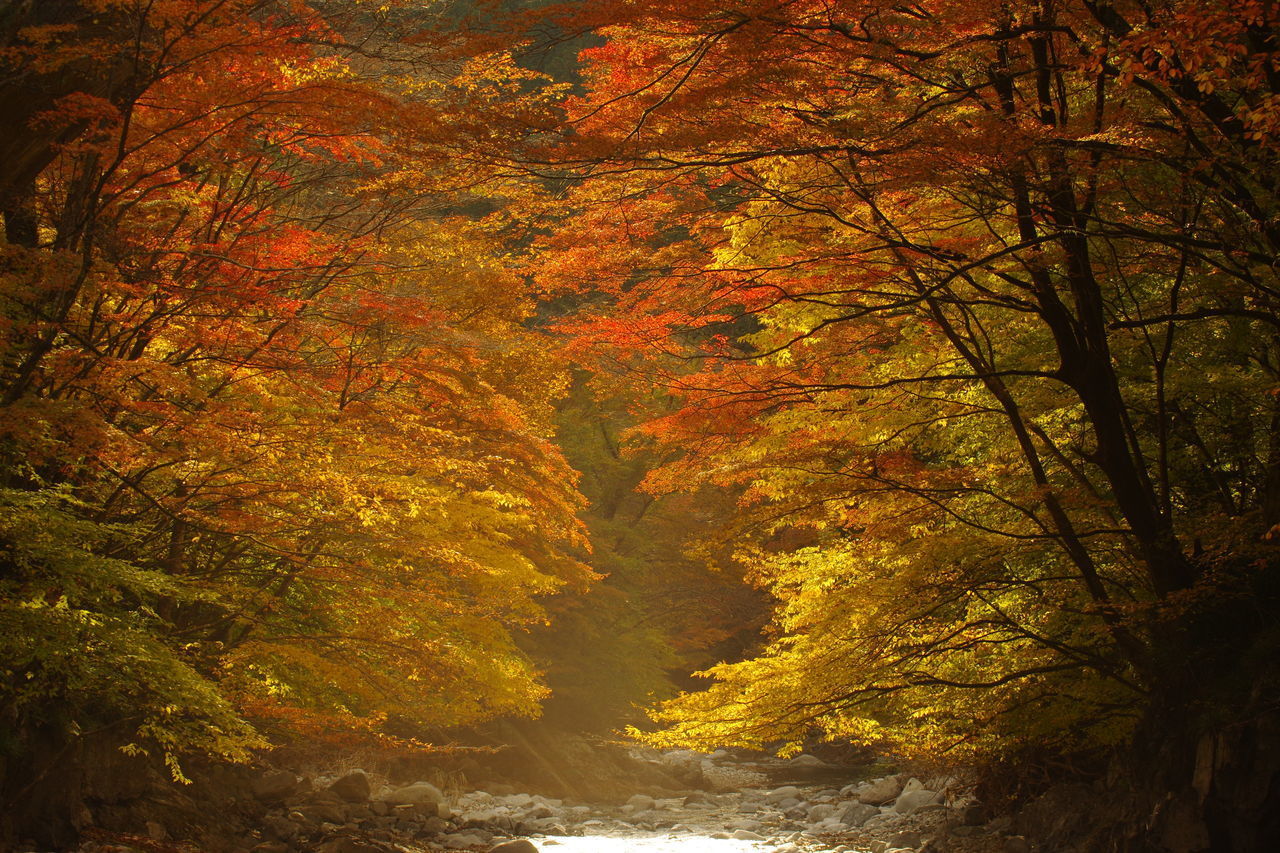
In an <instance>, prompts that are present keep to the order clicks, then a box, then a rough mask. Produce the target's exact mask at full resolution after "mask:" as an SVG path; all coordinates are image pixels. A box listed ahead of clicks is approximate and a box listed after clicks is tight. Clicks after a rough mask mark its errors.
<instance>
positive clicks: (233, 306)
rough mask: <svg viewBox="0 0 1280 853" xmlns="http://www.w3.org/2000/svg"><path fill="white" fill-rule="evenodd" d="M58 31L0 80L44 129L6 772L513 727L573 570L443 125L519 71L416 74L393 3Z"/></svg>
mask: <svg viewBox="0 0 1280 853" xmlns="http://www.w3.org/2000/svg"><path fill="white" fill-rule="evenodd" d="M58 8H59V9H61V10H62V11H63V12H66V14H65V15H64V16H62V17H61V18H60V19H59V20H56V21H52V22H49V21H45V20H43V19H41V18H40V17H39V16H38V15H37V16H36V17H35V18H34V19H29V20H22V19H21V18H20V16H19V18H18V19H16V20H14V21H9V20H6V21H5V23H6V25H10V24H11V25H12V26H10V27H9V29H8V30H6V37H7V38H8V42H7V43H6V49H5V53H4V54H3V56H2V57H0V61H3V62H4V63H5V65H6V74H7V75H8V77H7V79H8V80H9V81H10V82H7V83H6V84H4V85H5V87H6V88H5V89H4V92H3V93H2V95H3V97H2V98H0V100H3V102H4V103H6V104H9V103H17V102H18V101H19V96H20V94H21V91H22V90H23V88H24V86H28V87H30V88H31V90H32V92H33V93H34V94H32V95H31V101H32V103H35V104H37V105H38V106H39V107H40V108H39V109H38V110H35V111H33V112H32V113H31V115H29V116H25V117H24V118H23V121H22V122H20V123H19V124H17V125H10V126H7V127H6V133H7V134H9V137H10V138H11V140H12V145H13V146H14V147H15V149H22V150H26V151H29V152H34V153H32V155H31V157H30V163H31V164H33V165H32V166H31V167H30V168H29V170H28V171H29V172H30V174H29V175H28V176H27V177H26V178H24V179H23V180H21V181H17V182H16V183H15V184H14V185H13V186H9V187H7V189H6V195H5V207H4V213H5V217H6V220H5V221H6V226H7V235H8V238H9V239H8V243H7V245H5V246H4V252H3V257H2V259H0V264H2V265H3V266H2V269H0V281H2V282H3V284H2V285H0V312H2V316H3V318H4V324H3V327H2V328H0V332H2V333H3V339H2V341H0V343H2V346H3V352H2V355H0V359H2V360H0V395H2V400H3V418H2V420H0V423H2V424H3V427H2V437H0V457H2V461H3V477H4V482H3V502H4V505H5V513H4V516H3V519H4V520H3V533H2V535H3V541H4V550H3V552H2V553H3V557H2V559H0V585H2V587H0V589H2V591H3V594H2V596H0V627H2V628H3V630H0V637H2V638H3V639H0V648H2V649H3V654H2V658H3V661H4V664H3V666H4V690H3V694H2V698H0V714H2V715H3V719H4V720H5V725H6V726H7V727H8V728H9V729H10V730H11V731H13V732H14V733H15V737H14V743H15V747H14V748H15V749H16V750H18V751H19V752H23V751H24V750H26V751H27V752H30V754H29V755H28V756H27V757H28V759H29V762H28V763H34V764H39V762H41V761H43V760H45V759H46V758H48V756H46V755H41V754H37V753H35V752H31V751H32V750H35V749H36V748H37V747H36V745H37V744H40V743H49V742H54V743H62V742H64V741H65V740H67V739H74V737H75V736H76V735H77V734H78V733H80V732H89V731H91V730H94V729H99V728H108V729H110V730H111V731H112V735H111V736H112V737H113V738H115V739H117V740H119V741H120V742H122V743H125V744H129V745H130V746H131V748H133V749H137V750H143V751H154V752H156V753H157V754H159V755H163V756H164V757H165V759H166V760H167V761H169V763H170V764H171V765H172V767H173V769H174V772H175V774H179V773H180V771H179V769H178V765H177V763H176V759H177V757H178V756H180V755H181V754H182V753H184V752H204V753H212V754H217V755H223V756H229V757H243V756H244V755H245V751H246V750H247V749H249V748H252V747H254V746H255V745H259V744H261V743H263V740H262V737H261V736H260V733H259V732H258V731H255V729H254V727H253V725H257V726H258V728H259V729H261V728H262V724H263V723H264V722H265V721H267V720H269V719H277V720H281V721H284V722H286V723H288V724H290V725H291V726H292V727H293V728H294V729H299V728H300V729H302V730H304V731H308V732H317V731H318V732H322V733H326V734H328V735H339V734H341V733H343V732H371V733H373V734H375V735H378V734H380V733H386V732H399V733H401V734H404V733H409V734H414V733H418V734H421V733H422V732H423V731H425V729H424V728H423V727H424V726H448V725H457V724H465V723H468V722H473V721H476V720H479V719H484V718H486V717H490V716H493V715H496V714H500V713H516V714H531V713H534V712H535V711H536V709H537V702H538V699H539V698H540V697H541V696H542V694H543V693H544V688H543V687H542V686H541V685H540V683H539V680H538V673H537V671H536V667H535V665H534V664H533V663H532V662H531V661H530V659H529V658H528V656H527V655H526V654H525V653H523V652H521V651H520V650H519V648H518V647H517V645H516V643H515V640H514V637H515V635H516V634H518V633H520V632H521V631H522V630H523V629H524V627H525V626H527V625H529V624H531V623H536V622H539V621H541V620H543V619H544V618H545V617H544V613H543V608H542V605H541V603H540V600H541V599H542V598H544V597H546V596H548V595H551V594H554V593H556V592H557V591H560V590H563V589H566V588H570V587H572V588H577V587H581V586H582V585H584V584H586V583H587V582H588V581H589V580H590V579H591V573H590V572H589V571H588V570H587V569H586V568H585V567H584V566H583V565H581V564H580V563H579V562H578V561H577V560H576V559H575V558H574V557H573V556H572V555H571V554H572V553H574V552H575V551H576V550H577V549H579V548H580V547H581V545H582V543H583V537H582V533H581V530H580V526H579V523H578V522H577V520H576V518H575V513H576V511H577V509H578V506H579V502H580V498H579V496H578V494H577V492H576V490H575V488H574V485H573V484H574V480H575V475H574V474H573V472H572V471H571V470H570V469H569V467H568V465H567V464H566V463H565V461H564V460H563V458H562V457H561V455H560V453H559V451H558V450H557V449H556V448H555V447H554V446H553V445H552V443H551V441H550V437H551V434H552V426H551V420H550V419H551V414H552V412H551V408H550V405H549V402H550V401H551V400H554V399H555V398H556V397H557V396H558V395H559V394H560V393H561V392H562V391H563V390H564V389H565V387H566V383H567V378H566V375H565V371H564V370H563V368H562V366H561V365H560V364H559V363H558V362H557V360H556V357H555V355H554V352H553V351H552V349H551V348H549V347H547V346H545V345H544V344H543V342H542V341H541V340H540V339H539V337H538V336H537V335H536V334H535V333H534V332H532V331H530V330H529V328H528V323H527V322H526V321H527V319H528V318H529V316H530V314H531V312H532V309H533V305H532V302H531V300H530V298H529V296H528V295H527V294H526V290H525V285H524V282H523V280H522V279H521V278H520V277H519V276H518V275H517V274H516V273H515V271H514V270H513V269H512V268H511V266H510V264H509V263H508V261H506V260H505V259H504V246H503V241H504V236H503V234H502V233H501V231H500V229H499V228H498V227H497V226H495V225H494V224H492V223H487V222H485V221H483V220H482V218H481V216H480V214H481V213H483V212H484V211H486V210H490V209H493V208H495V207H498V206H500V205H501V203H502V197H503V193H504V192H505V191H506V190H504V189H503V187H502V186H501V183H500V182H497V181H495V182H493V183H490V184H487V183H486V180H487V178H486V175H484V174H482V173H481V172H479V171H478V170H477V169H476V168H475V164H474V163H472V162H470V160H469V159H468V152H469V151H470V150H472V149H473V148H482V147H483V146H485V145H489V144H493V138H492V136H493V135H492V134H489V135H487V136H486V135H485V134H484V133H482V132H481V131H482V129H477V128H474V127H470V126H468V125H467V124H466V123H465V122H463V121H462V120H461V118H458V119H457V120H456V121H455V117H458V116H463V115H465V110H463V109H462V108H463V107H464V106H465V105H466V104H467V103H468V102H469V101H472V100H476V99H481V100H483V99H485V98H490V97H493V92H496V91H505V90H508V89H510V88H511V87H512V86H515V85H518V84H517V83H516V82H514V81H515V79H516V78H518V77H519V75H520V74H521V72H519V70H518V69H514V68H511V67H504V66H495V67H481V66H471V67H464V65H463V64H462V63H460V62H452V61H446V60H445V59H443V58H442V56H443V54H441V53H440V52H439V45H438V44H437V41H438V40H437V39H435V38H434V37H432V33H431V29H430V25H431V18H430V16H429V15H428V12H427V10H426V8H425V6H424V4H419V3H414V2H393V3H385V4H378V5H365V4H354V5H353V6H351V7H350V8H345V7H344V8H336V7H333V6H332V4H322V3H317V4H307V3H297V2H275V1H274V0H218V2H194V0H157V2H151V3H146V4H138V3H134V2H131V0H109V2H106V3H94V4H87V3H86V4H79V3H67V4H61V5H59V6H58ZM18 11H19V12H21V11H22V10H18ZM43 11H48V10H43ZM27 12H31V10H29V9H28V10H27ZM15 14H17V13H15ZM32 14H35V13H32ZM410 27H411V28H412V29H409V28H410ZM419 30H423V31H425V34H423V33H419V37H418V38H414V39H409V38H406V36H407V35H412V34H414V33H416V32H418V31H419ZM118 69H125V70H126V71H127V75H126V76H127V78H128V85H127V86H126V85H122V86H121V87H115V86H105V87H95V86H93V85H90V84H89V83H88V82H86V81H93V80H95V79H97V76H96V75H107V76H110V75H111V74H114V73H116V71H117V70H118ZM121 73H124V72H121ZM33 80H34V81H40V82H41V86H35V85H33V84H32V82H31V81H33ZM24 81H25V83H24ZM48 81H54V82H56V83H57V85H54V82H49V84H48V85H47V86H44V85H43V84H44V82H48ZM37 95H39V96H40V97H44V100H43V101H42V100H40V97H37ZM6 144H8V143H6ZM248 721H253V725H251V723H250V722H248ZM286 730H287V728H286ZM271 731H275V729H274V728H273V729H271ZM23 754H26V753H23ZM15 766H17V765H15ZM18 777H19V774H16V773H15V774H6V779H5V788H6V798H8V797H9V796H10V795H13V796H19V797H20V796H24V795H27V794H29V793H30V792H31V788H30V786H29V785H28V779H26V778H25V777H24V778H18ZM30 813H31V814H35V812H34V811H33V812H30Z"/></svg>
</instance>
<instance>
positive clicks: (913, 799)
mask: <svg viewBox="0 0 1280 853" xmlns="http://www.w3.org/2000/svg"><path fill="white" fill-rule="evenodd" d="M941 797H942V795H941V794H939V793H937V792H936V791H930V790H927V789H925V788H920V789H918V790H915V791H903V792H902V794H901V795H899V797H898V799H897V800H895V801H894V804H893V810H894V811H896V812H897V813H898V814H911V813H913V812H915V811H916V810H917V809H919V808H920V807H921V806H927V805H932V804H933V803H936V802H938V800H939V799H941Z"/></svg>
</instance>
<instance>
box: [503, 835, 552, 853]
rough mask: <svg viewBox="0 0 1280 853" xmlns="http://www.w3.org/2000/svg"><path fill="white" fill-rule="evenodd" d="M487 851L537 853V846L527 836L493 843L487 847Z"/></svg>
mask: <svg viewBox="0 0 1280 853" xmlns="http://www.w3.org/2000/svg"><path fill="white" fill-rule="evenodd" d="M544 843H547V842H544ZM489 853H538V847H537V845H535V844H534V843H533V842H532V841H530V840H529V839H527V838H517V839H515V840H513V841H504V842H502V843H501V844H495V845H493V846H492V847H490V848H489Z"/></svg>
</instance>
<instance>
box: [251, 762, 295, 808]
mask: <svg viewBox="0 0 1280 853" xmlns="http://www.w3.org/2000/svg"><path fill="white" fill-rule="evenodd" d="M251 788H252V790H253V796H254V797H256V798H257V799H259V800H262V801H263V802H266V803H272V802H279V801H280V800H283V799H284V798H285V797H288V796H290V795H292V794H293V793H294V792H295V791H297V790H298V777H297V776H295V775H293V774H292V773H290V772H289V771H288V770H268V771H267V772H266V773H263V774H262V775H261V776H259V777H257V778H256V779H254V780H253V782H252V783H251Z"/></svg>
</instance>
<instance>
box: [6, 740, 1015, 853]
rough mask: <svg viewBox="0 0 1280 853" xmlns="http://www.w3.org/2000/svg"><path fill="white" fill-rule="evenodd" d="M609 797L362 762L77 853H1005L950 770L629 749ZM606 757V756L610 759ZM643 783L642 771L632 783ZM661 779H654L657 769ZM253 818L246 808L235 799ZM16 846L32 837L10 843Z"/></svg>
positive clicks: (90, 837) (108, 836)
mask: <svg viewBox="0 0 1280 853" xmlns="http://www.w3.org/2000/svg"><path fill="white" fill-rule="evenodd" d="M630 756H631V761H632V763H633V764H634V767H632V768H630V769H631V774H630V776H631V778H630V784H631V785H632V786H633V787H634V788H638V789H641V790H635V792H634V793H631V794H630V796H628V797H626V799H625V800H621V799H619V798H618V797H617V796H616V791H617V790H618V789H617V788H615V789H614V793H615V796H613V797H610V798H599V799H593V798H591V797H585V798H582V797H555V796H548V795H546V794H543V793H529V792H525V791H517V790H513V789H512V787H511V786H510V785H509V784H505V783H488V784H486V785H485V786H483V787H481V786H478V785H477V786H470V785H468V784H466V781H465V779H463V778H462V777H460V776H457V775H455V776H452V777H448V778H441V777H439V776H437V778H436V779H435V780H434V781H431V780H427V779H420V780H416V781H413V782H411V783H409V784H395V783H393V782H392V781H391V780H390V779H389V778H387V777H385V776H382V775H380V774H378V773H374V772H366V771H364V770H362V769H353V770H349V771H347V772H343V773H340V774H338V773H331V774H320V775H317V776H314V777H303V776H300V775H298V774H295V773H293V772H291V771H288V770H270V771H264V772H259V773H258V774H257V775H255V776H253V777H252V778H251V779H250V780H249V781H248V789H247V790H246V791H245V792H244V793H246V794H248V795H249V796H250V797H251V798H252V800H253V803H247V802H241V803H240V804H239V807H238V808H230V809H228V820H227V822H226V824H225V828H226V833H225V835H221V836H220V835H219V834H218V832H217V826H216V821H215V826H214V827H213V828H212V829H211V828H210V827H209V826H207V825H206V826H205V827H203V828H202V832H201V833H198V834H197V833H193V832H190V831H189V830H190V829H191V827H186V826H182V825H172V824H173V820H172V819H171V820H170V825H165V824H164V823H162V822H161V821H159V820H150V821H147V822H146V824H145V827H146V835H137V834H129V833H121V832H109V831H106V830H104V829H101V828H97V829H95V828H93V827H88V828H86V831H85V836H86V838H87V840H86V841H84V842H83V843H81V844H80V846H79V847H78V848H77V849H78V850H79V851H81V853H132V851H146V853H168V852H169V851H174V853H177V851H181V853H191V851H196V850H214V849H218V850H223V851H227V853H246V851H250V852H251V853H302V851H317V853H448V852H449V851H468V853H473V851H488V850H491V849H494V848H501V849H502V850H505V851H510V853H532V851H531V850H530V848H528V847H527V846H526V845H524V844H523V843H522V844H521V845H520V846H519V849H512V848H506V847H503V845H507V844H510V843H512V842H516V841H518V840H522V839H523V840H527V841H528V842H529V843H531V844H532V845H533V846H534V847H535V848H537V850H539V851H543V853H827V852H828V851H830V853H886V851H890V850H897V851H919V852H920V853H1021V851H1025V850H1029V849H1030V847H1029V845H1028V844H1027V842H1026V841H1025V840H1023V839H1022V838H1020V837H1019V836H1016V835H1013V834H1011V832H1010V828H1009V822H1008V821H1007V820H995V821H990V822H987V821H986V817H987V815H986V814H985V813H984V811H983V809H982V808H981V807H980V806H979V805H978V804H977V803H976V802H974V800H973V799H972V797H971V796H970V795H969V794H968V793H967V791H966V790H965V789H964V786H963V785H962V784H961V783H960V782H959V781H958V780H956V779H951V778H930V777H916V776H912V775H909V774H889V775H878V776H875V777H874V778H858V777H860V776H863V775H865V769H866V768H858V767H840V766H832V765H829V764H826V763H824V762H822V761H821V760H819V759H817V758H815V757H813V756H799V757H798V758H796V759H793V760H791V761H782V760H778V759H769V758H759V757H756V758H744V757H742V756H739V755H734V754H732V753H729V752H724V751H721V752H718V753H716V754H714V755H712V756H700V755H696V754H694V753H689V752H684V751H674V752H667V753H653V752H635V753H631V754H630ZM615 760H616V759H615ZM636 780H647V781H636ZM664 780H665V781H664ZM255 804H256V806H257V807H258V813H257V817H256V819H249V820H246V819H245V818H246V816H247V815H249V814H251V812H252V809H251V808H250V806H251V805H255ZM23 849H29V850H30V849H38V848H34V847H26V848H23Z"/></svg>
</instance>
